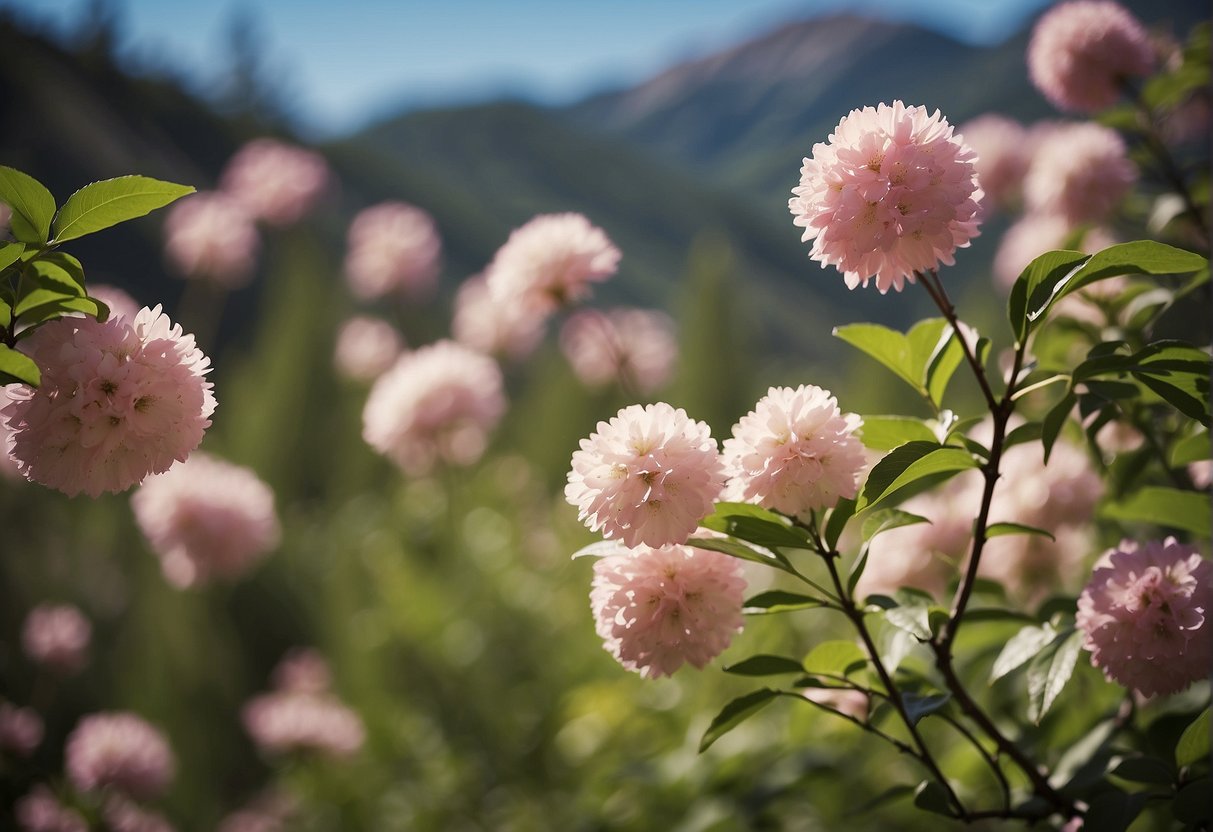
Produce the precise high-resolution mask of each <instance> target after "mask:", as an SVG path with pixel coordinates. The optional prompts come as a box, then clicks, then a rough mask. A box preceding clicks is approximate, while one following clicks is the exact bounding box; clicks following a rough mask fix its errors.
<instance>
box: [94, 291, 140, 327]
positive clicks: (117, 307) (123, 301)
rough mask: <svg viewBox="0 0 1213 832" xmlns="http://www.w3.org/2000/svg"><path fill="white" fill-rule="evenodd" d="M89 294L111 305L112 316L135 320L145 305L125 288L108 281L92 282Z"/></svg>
mask: <svg viewBox="0 0 1213 832" xmlns="http://www.w3.org/2000/svg"><path fill="white" fill-rule="evenodd" d="M88 294H89V297H93V298H96V299H97V300H99V301H101V302H102V303H104V304H105V305H106V306H108V307H109V310H110V317H111V318H125V319H126V320H128V321H133V320H134V319H135V316H137V315H138V314H139V310H140V309H141V308H142V306H143V305H142V304H141V303H139V302H137V301H136V300H135V299H134V298H133V297H131V296H130V294H129V293H128V292H126V291H125V290H123V289H119V288H118V287H117V286H110V285H108V284H106V283H90V284H89V287H88Z"/></svg>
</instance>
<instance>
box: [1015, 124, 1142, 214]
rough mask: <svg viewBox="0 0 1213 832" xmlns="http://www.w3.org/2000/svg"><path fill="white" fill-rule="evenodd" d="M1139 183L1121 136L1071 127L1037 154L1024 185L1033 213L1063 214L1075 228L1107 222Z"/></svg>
mask: <svg viewBox="0 0 1213 832" xmlns="http://www.w3.org/2000/svg"><path fill="white" fill-rule="evenodd" d="M1136 181H1137V168H1136V167H1134V165H1133V162H1132V161H1130V160H1129V154H1128V150H1127V149H1126V147H1125V143H1124V140H1123V139H1121V137H1120V135H1119V134H1118V133H1117V132H1116V131H1115V130H1112V129H1110V128H1108V127H1104V126H1103V125H1102V124H1096V123H1094V122H1084V123H1079V124H1067V125H1061V126H1057V127H1055V128H1053V129H1052V130H1050V131H1049V133H1048V135H1047V136H1045V138H1043V139H1042V140H1041V142H1040V144H1039V145H1038V146H1037V148H1036V153H1035V156H1034V157H1033V159H1032V163H1031V165H1030V167H1029V168H1028V173H1027V177H1026V178H1025V179H1024V183H1023V193H1024V203H1025V204H1026V205H1027V208H1028V211H1029V212H1034V213H1043V214H1058V215H1060V216H1061V217H1063V218H1064V219H1065V220H1066V222H1068V223H1069V224H1070V226H1071V227H1074V226H1077V225H1082V224H1084V223H1099V222H1103V221H1104V220H1106V219H1107V218H1108V217H1109V216H1110V215H1111V213H1112V211H1113V210H1114V209H1115V208H1116V206H1117V205H1118V204H1119V203H1120V201H1121V199H1123V198H1124V196H1125V194H1127V193H1128V192H1129V189H1130V188H1131V187H1132V186H1133V183H1134V182H1136Z"/></svg>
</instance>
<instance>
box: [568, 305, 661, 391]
mask: <svg viewBox="0 0 1213 832" xmlns="http://www.w3.org/2000/svg"><path fill="white" fill-rule="evenodd" d="M560 349H561V351H562V352H563V353H564V357H565V358H566V359H568V362H569V364H570V365H571V366H572V368H573V372H574V373H576V375H577V378H579V379H581V381H582V383H583V384H585V385H587V386H589V387H602V386H605V385H607V384H610V383H612V382H617V383H620V384H622V385H624V386H625V388H627V389H634V390H635V391H636V392H638V393H642V394H648V393H652V392H653V391H655V390H657V389H659V388H660V387H661V386H662V385H664V384H665V383H666V382H667V381H669V378H670V374H671V373H672V372H673V370H674V362H675V360H676V359H677V357H678V342H677V341H676V340H675V339H674V322H673V321H672V320H671V319H670V317H669V316H668V315H666V314H664V313H662V312H656V311H653V310H647V309H612V310H610V311H609V312H606V313H602V312H598V311H597V310H590V309H587V310H583V311H581V312H576V313H574V314H573V315H571V316H570V317H569V318H568V320H566V321H565V322H564V326H563V327H561V330H560Z"/></svg>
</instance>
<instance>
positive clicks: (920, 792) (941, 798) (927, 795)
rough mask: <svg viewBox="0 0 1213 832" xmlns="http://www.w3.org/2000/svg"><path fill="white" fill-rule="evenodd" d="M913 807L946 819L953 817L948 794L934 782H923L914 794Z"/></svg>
mask: <svg viewBox="0 0 1213 832" xmlns="http://www.w3.org/2000/svg"><path fill="white" fill-rule="evenodd" d="M914 805H915V806H917V807H918V808H919V809H922V810H923V811H926V812H934V813H935V814H937V815H943V816H944V817H946V818H951V817H955V815H954V814H952V806H951V804H950V803H949V802H948V793H947V792H946V791H944V789H943V786H941V785H939V784H938V783H936V782H935V781H934V780H923V781H922V783H920V784H919V786H918V788H917V789H916V790H915V792H914Z"/></svg>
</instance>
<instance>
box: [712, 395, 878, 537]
mask: <svg viewBox="0 0 1213 832" xmlns="http://www.w3.org/2000/svg"><path fill="white" fill-rule="evenodd" d="M860 424H861V420H860V418H859V417H858V416H856V415H855V414H854V413H843V412H842V411H841V410H840V409H839V407H838V400H837V399H835V398H834V396H833V395H831V394H830V392H829V391H828V390H823V389H822V388H820V387H817V386H815V385H812V384H802V385H800V386H799V387H797V388H795V389H793V388H791V387H772V388H771V389H770V390H768V391H767V394H766V395H765V396H763V397H762V398H761V399H759V400H758V403H757V404H756V405H754V409H753V410H751V411H750V412H749V413H747V414H746V415H745V416H743V417H741V421H739V422H738V423H737V424H736V425H734V426H733V436H732V437H731V438H729V439H726V440H724V454H723V455H724V463H725V471H726V473H727V475H728V476H729V477H730V479H732V480H735V481H737V482H738V483H739V484H740V485H741V494H742V498H743V500H744V501H745V502H750V503H757V504H758V505H760V506H763V507H765V508H771V509H775V510H776V511H781V512H783V513H784V514H790V515H797V514H803V513H804V512H807V511H809V510H811V509H820V508H830V507H831V506H833V505H834V504H835V503H837V502H838V500H839V499H842V498H847V499H850V498H852V497H854V496H855V495H856V493H858V490H859V474H860V472H861V471H863V469H864V468H865V467H866V466H867V455H866V454H865V453H864V447H863V443H862V442H860V441H859V438H858V437H856V436H855V431H856V429H858V428H859V426H860Z"/></svg>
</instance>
